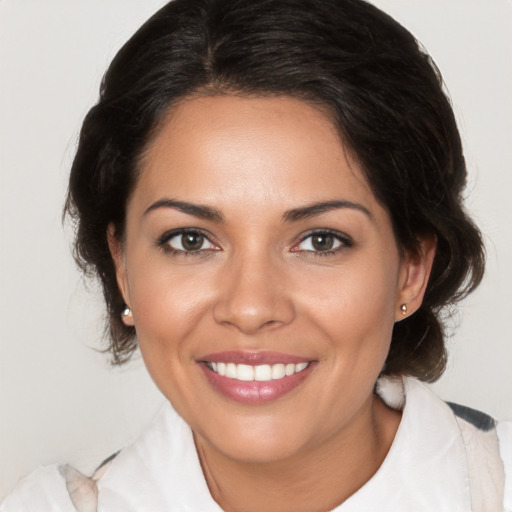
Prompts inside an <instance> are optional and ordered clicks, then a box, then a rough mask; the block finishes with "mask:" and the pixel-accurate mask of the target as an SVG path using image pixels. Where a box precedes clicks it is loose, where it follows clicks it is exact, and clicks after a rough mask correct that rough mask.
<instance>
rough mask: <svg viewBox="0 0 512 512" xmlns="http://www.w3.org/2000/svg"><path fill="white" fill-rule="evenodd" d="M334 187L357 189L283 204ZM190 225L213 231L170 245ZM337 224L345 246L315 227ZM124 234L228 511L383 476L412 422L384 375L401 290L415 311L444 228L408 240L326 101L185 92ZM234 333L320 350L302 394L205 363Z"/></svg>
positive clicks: (335, 497) (177, 392) (168, 377)
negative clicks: (387, 394) (213, 376)
mask: <svg viewBox="0 0 512 512" xmlns="http://www.w3.org/2000/svg"><path fill="white" fill-rule="evenodd" d="M169 199H172V200H178V201H185V202H188V203H193V204H195V205H206V206H208V207H210V208H214V209H215V210H216V211H218V212H219V213H220V214H221V215H222V217H223V220H222V222H219V221H217V220H215V219H208V218H199V217H197V216H195V215H192V214H190V213H185V212H183V211H179V210H178V209H176V208H173V207H168V206H162V205H160V206H158V205H155V203H157V202H158V201H162V200H169ZM334 200H336V201H346V202H350V203H351V204H352V205H357V206H356V207H341V208H330V209H327V210H326V211H323V212H317V214H315V215H311V216H308V217H307V218H300V219H295V220H290V219H288V220H283V217H284V216H285V215H286V212H289V211H290V210H294V209H297V208H303V207H305V206H309V205H311V204H313V203H317V202H325V201H334ZM152 205H153V208H151V206H152ZM148 208H150V210H149V211H148ZM288 217H290V215H288ZM178 228H196V230H200V231H201V232H203V233H205V234H206V235H207V237H208V238H205V242H204V243H203V245H202V246H201V249H200V250H198V251H195V252H194V251H189V253H188V254H185V251H184V250H179V252H177V253H176V252H174V253H173V252H170V250H169V246H170V244H171V243H172V245H173V246H174V248H175V249H176V248H183V245H180V243H181V240H182V239H181V236H175V237H174V238H172V239H171V240H167V241H166V242H165V243H164V244H163V246H162V244H161V243H160V245H159V241H160V242H161V238H162V235H163V234H164V233H166V232H168V231H169V230H172V229H178ZM326 229H327V230H332V231H335V232H336V233H340V234H341V235H343V236H342V238H341V239H340V241H338V240H337V239H333V240H334V241H333V244H334V246H335V251H334V252H332V251H318V250H316V249H315V247H314V246H313V245H312V244H311V241H312V239H311V238H307V237H308V235H309V234H310V231H311V230H320V231H321V230H324V231H325V230H326ZM347 239H348V240H349V242H347V241H346V240H347ZM109 240H110V244H111V251H112V255H113V258H114V261H115V263H116V268H117V276H118V283H119V287H120V290H121V292H122V294H123V297H124V299H125V301H126V303H127V304H128V305H129V307H130V308H131V310H132V315H130V316H129V317H127V318H125V319H124V321H125V322H126V324H127V325H135V326H136V330H137V335H138V340H139V345H140V350H141V352H142V355H143V358H144V361H145V363H146V366H147V368H148V370H149V373H150V374H151V376H152V378H153V380H154V381H155V383H156V384H157V386H158V387H159V389H160V390H161V391H162V393H163V394H164V395H165V396H166V397H167V398H168V399H169V400H170V402H171V403H172V405H173V406H174V407H175V409H176V410H177V411H178V412H179V414H180V415H181V416H182V417H183V418H184V419H185V420H186V421H187V423H188V424H189V425H190V426H191V428H192V429H193V431H194V436H195V441H196V447H197V450H198V454H199V457H200V460H201V463H202V467H203V471H204V473H205V477H206V480H207V483H208V485H209V488H210V491H211V493H212V496H213V497H214V499H215V500H216V501H217V502H218V503H219V504H220V505H221V506H222V508H223V509H224V510H228V511H237V512H239V511H240V512H241V511H243V512H245V511H247V512H249V511H253V510H254V511H261V510H266V511H269V512H271V511H280V512H285V511H287V510H290V511H292V510H293V511H295V512H297V511H302V510H307V511H310V512H311V511H313V510H328V509H332V508H333V507H335V506H336V505H338V504H339V503H341V502H343V501H344V500H345V499H346V498H347V497H349V496H350V495H352V494H353V493H354V492H355V491H357V489H358V488H360V487H361V486H362V485H364V483H365V482H367V481H368V480H369V479H370V478H371V477H372V475H373V474H374V473H375V471H376V470H377V469H378V468H379V466H380V464H381V463H382V461H383V460H384V458H385V456H386V454H387V452H388V450H389V448H390V446H391V443H392V441H393V438H394V435H395V433H396V430H397V428H398V425H399V422H400V413H399V412H397V411H394V410H391V409H389V408H388V407H386V406H385V405H384V404H383V403H382V402H381V401H380V399H379V398H377V397H376V396H375V395H374V393H373V389H374V385H375V382H376V380H377V378H378V375H379V373H380V372H381V369H382V367H383V365H384V361H385V359H386V355H387V353H388V349H389V344H390V340H391V332H392V328H393V324H394V323H395V321H399V320H401V319H402V318H403V314H402V312H401V310H400V305H401V304H404V303H405V304H407V308H408V313H407V314H411V313H413V312H414V311H415V310H416V309H417V308H418V307H419V306H420V304H421V300H422V297H423V293H424V290H425V286H426V282H427V279H428V275H429V272H430V267H431V263H432V258H433V255H434V250H435V244H434V243H433V242H431V241H430V242H429V241H428V240H424V241H423V242H422V244H421V247H422V249H421V251H420V254H419V255H411V254H408V253H405V254H402V255H401V253H400V251H399V250H398V248H397V244H396V241H395V237H394V234H393V229H392V225H391V220H390V217H389V214H388V213H387V211H386V210H385V209H384V208H383V207H382V206H381V205H380V204H379V203H378V202H377V200H376V199H375V197H374V195H373V194H372V192H371V190H370V188H369V186H368V184H367V183H366V181H365V179H364V178H363V174H362V172H361V170H360V169H359V168H358V166H357V164H356V163H354V162H352V161H351V160H350V158H349V157H348V156H347V152H346V151H345V148H344V147H343V144H342V143H341V141H340V138H339V137H338V135H337V133H336V131H335V128H334V127H333V125H332V123H331V122H330V121H329V119H328V118H327V116H326V115H324V114H323V113H322V112H321V111H320V110H318V109H316V108H314V107H312V106H310V105H308V104H306V103H304V102H301V101H299V100H296V99H292V98H287V97H279V98H255V97H251V98H241V97H232V96H214V97H200V98H189V99H188V100H186V101H183V102H181V103H180V104H179V105H178V106H177V107H175V108H174V109H173V110H172V111H171V112H170V114H169V116H168V118H167V119H166V120H165V122H164V123H163V125H162V126H161V127H160V129H159V131H158V133H157V135H156V136H155V137H154V139H153V141H152V142H151V144H150V145H149V147H148V148H147V150H146V152H145V154H144V158H143V160H142V163H141V176H140V179H139V182H138V184H137V186H136V188H135V190H134V192H133V194H132V196H131V197H130V200H129V202H128V205H127V222H126V234H125V239H124V241H123V243H120V242H119V241H118V240H117V239H116V237H115V233H114V231H113V228H112V227H111V228H110V231H109ZM166 248H167V249H166ZM171 250H172V248H171ZM322 252H324V254H322ZM224 350H251V351H261V350H272V351H277V352H282V353H286V354H293V355H298V356H301V357H305V358H306V359H307V360H310V361H314V362H315V363H314V368H313V369H312V371H311V372H310V374H309V375H308V377H307V378H306V379H305V380H304V381H303V382H302V383H301V384H300V385H299V386H298V387H296V388H295V389H294V390H292V391H291V392H290V393H288V394H286V395H285V396H283V397H281V398H279V399H277V400H273V401H270V402H267V403H264V404H253V405H248V404H242V403H239V402H236V401H233V400H231V399H229V398H227V397H225V396H224V395H222V394H220V393H219V392H217V391H216V390H215V389H213V387H212V386H211V385H210V384H209V383H208V381H207V379H206V378H205V376H204V372H203V371H202V370H201V368H200V367H199V364H198V360H199V359H201V357H202V356H204V355H205V354H209V353H212V352H219V351H224Z"/></svg>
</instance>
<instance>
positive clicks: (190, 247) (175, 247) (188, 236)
mask: <svg viewBox="0 0 512 512" xmlns="http://www.w3.org/2000/svg"><path fill="white" fill-rule="evenodd" d="M158 245H160V246H161V247H163V248H164V249H168V250H171V251H173V252H175V253H178V252H181V253H193V252H201V251H216V250H218V249H219V248H218V247H217V246H216V245H215V244H213V243H212V242H211V241H210V240H209V238H208V237H207V236H206V235H205V234H203V233H201V232H200V231H195V230H189V229H187V230H178V231H171V232H170V233H166V234H164V235H163V236H162V237H161V238H160V240H159V242H158Z"/></svg>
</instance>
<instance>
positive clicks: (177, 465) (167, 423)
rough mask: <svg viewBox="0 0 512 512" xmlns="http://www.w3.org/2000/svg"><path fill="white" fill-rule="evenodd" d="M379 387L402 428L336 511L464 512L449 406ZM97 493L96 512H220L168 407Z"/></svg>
mask: <svg viewBox="0 0 512 512" xmlns="http://www.w3.org/2000/svg"><path fill="white" fill-rule="evenodd" d="M402 382H403V384H402ZM380 384H381V385H380V386H379V389H378V392H379V394H380V395H381V396H382V398H383V399H384V401H386V402H387V403H388V404H390V405H395V406H396V405H397V402H400V401H401V399H402V398H403V396H404V395H405V406H404V409H403V416H402V421H401V423H400V427H399V429H398V431H397V434H396V436H395V440H394V442H393V445H392V447H391V449H390V451H389V453H388V455H387V457H386V459H385V460H384V462H383V464H382V466H381V467H380V469H379V470H378V471H377V473H376V474H375V475H374V476H373V477H372V478H371V479H370V480H369V481H368V482H367V483H366V484H365V485H364V486H363V487H362V488H361V489H359V491H357V492H356V493H355V494H354V495H353V496H351V497H350V498H349V499H348V500H347V501H345V502H344V503H343V504H342V505H340V506H339V507H337V508H336V509H335V512H360V511H361V510H368V511H374V510H378V511H379V512H388V511H389V512H401V511H408V512H409V511H412V510H414V512H432V511H434V510H435V511H436V512H443V511H447V512H448V511H449V512H459V511H460V512H462V511H470V510H471V502H470V487H469V475H468V470H467V462H466V454H465V449H464V443H463V440H462V436H461V433H460V430H459V427H458V425H457V422H456V420H455V417H454V415H453V413H452V412H451V409H450V408H449V406H448V405H446V404H445V403H444V402H443V401H442V400H440V399H439V398H437V397H436V396H435V395H434V394H433V393H432V392H431V391H430V390H429V389H428V388H426V387H425V386H424V385H422V384H421V383H420V382H418V381H417V380H416V379H413V378H404V379H403V380H395V381H392V380H389V379H386V380H385V381H381V383H380ZM402 386H403V387H402ZM98 489H99V504H98V512H103V511H105V512H107V511H111V510H123V511H124V512H140V511H141V510H151V511H154V512H160V511H161V512H164V511H165V512H178V511H179V512H189V511H190V512H192V511H194V512H197V511H201V512H221V508H220V507H219V506H218V505H217V504H216V503H215V501H214V500H213V499H212V497H211V495H210V493H209V490H208V487H207V485H206V481H205V479H204V477H203V473H202V470H201V465H200V463H199V458H198V456H197V453H196V449H195V445H194V441H193V437H192V432H191V430H190V428H189V427H188V425H187V424H186V423H185V422H184V421H183V420H182V419H181V418H180V417H179V416H178V415H177V413H176V412H175V411H174V410H173V409H172V408H171V406H170V405H166V406H165V407H164V409H163V410H162V412H161V413H160V415H159V416H158V418H157V419H156V421H155V422H154V423H153V424H152V425H151V426H150V427H149V428H148V429H147V430H146V432H145V433H144V434H143V435H142V436H141V437H139V438H138V439H137V440H136V441H135V442H134V443H133V444H132V445H130V446H129V447H127V448H125V449H124V450H122V452H121V453H120V454H119V455H118V456H117V457H116V458H115V459H114V461H113V462H112V465H111V467H110V468H109V469H108V471H107V472H106V473H105V475H103V477H102V478H101V479H100V480H99V481H98Z"/></svg>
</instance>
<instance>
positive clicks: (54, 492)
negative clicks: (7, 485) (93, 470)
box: [0, 465, 98, 512]
mask: <svg viewBox="0 0 512 512" xmlns="http://www.w3.org/2000/svg"><path fill="white" fill-rule="evenodd" d="M97 501H98V490H97V487H96V482H95V479H94V478H88V477H86V476H85V475H83V474H82V473H80V472H79V471H77V470H76V469H74V468H72V467H71V466H58V465H51V466H43V467H40V468H38V469H36V470H35V471H33V472H32V473H30V474H29V475H28V476H26V477H24V478H22V479H21V480H20V481H19V483H18V485H17V486H16V487H15V488H14V490H13V491H12V492H11V493H10V494H9V495H8V496H7V497H6V498H5V500H4V501H3V502H2V504H1V505H0V512H20V511H23V512H32V511H33V512H41V510H52V512H61V511H62V512H69V511H70V510H76V511H78V512H89V511H95V510H96V505H97Z"/></svg>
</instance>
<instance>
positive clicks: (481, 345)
mask: <svg viewBox="0 0 512 512" xmlns="http://www.w3.org/2000/svg"><path fill="white" fill-rule="evenodd" d="M374 3H375V4H377V5H378V6H380V7H381V8H383V9H384V10H386V11H387V12H389V13H390V14H391V15H393V16H394V17H395V18H397V19H398V20H399V21H400V22H401V23H402V24H404V25H405V26H406V27H407V28H409V29H410V30H411V31H412V32H413V33H414V34H415V35H416V36H417V38H418V39H419V40H420V41H421V42H422V43H423V44H424V46H425V47H426V48H427V49H428V50H429V52H430V53H431V55H432V56H433V57H434V59H435V61H436V62H437V64H438V65H439V67H440V69H441V71H442V73H443V75H444V78H445V81H446V84H447V88H448V90H449V92H450V95H451V97H452V100H453V104H454V108H455V111H456V114H457V118H458V121H459V124H460V128H461V130H462V136H463V139H464V145H465V151H466V157H467V161H468V166H469V172H470V177H469V184H468V190H467V194H468V199H467V208H468V209H469V210H470V211H471V212H472V214H473V215H474V217H475V219H476V221H477V222H478V224H479V225H480V226H481V228H482V230H483V231H484V233H485V235H486V246H487V252H488V270H487V274H486V277H485V280H484V282H483V284H482V286H481V287H480V289H479V290H478V291H477V292H476V293H474V295H473V296H471V297H470V298H469V299H468V300H466V301H465V302H464V303H463V305H462V306H461V308H460V310H459V312H458V313H457V315H456V316H455V317H454V320H453V324H454V325H453V326H454V327H457V329H456V330H455V334H454V335H453V336H452V337H451V338H450V340H449V341H448V345H449V350H450V362H449V367H448V371H447V372H446V375H445V376H444V377H443V378H442V379H441V380H440V381H439V382H438V383H437V384H435V385H434V388H435V390H436V392H437V393H438V394H440V395H441V396H442V397H443V398H446V399H449V400H452V401H455V402H459V403H463V404H466V405H469V406H471V407H474V408H477V409H483V410H485V411H487V412H489V413H491V414H493V415H495V416H497V417H500V418H508V419H512V334H511V332H512V311H511V306H512V300H511V290H512V229H511V224H510V222H511V217H512V207H511V203H512V199H511V198H512V172H511V165H512V139H511V135H512V99H511V98H512V95H511V94H510V91H512V3H511V2H510V0H492V2H483V1H482V0H375V2H374ZM163 4H164V1H163V0H144V1H141V0H108V1H103V0H45V1H44V2H41V1H40V0H0V247H1V252H0V258H1V259H0V497H1V496H3V495H4V494H5V493H6V492H7V491H8V490H9V489H10V488H11V487H12V486H13V485H14V484H15V482H16V481H17V479H18V478H19V477H20V476H21V475H23V474H25V473H27V472H29V471H30V470H32V469H34V468H35V467H36V466H37V465H39V464H48V463H55V462H56V463H62V462H69V463H71V464H73V465H75V466H76V467H78V468H79V469H81V470H83V471H85V472H88V471H91V470H92V469H93V468H94V467H95V466H96V465H97V464H98V463H99V462H100V461H101V460H103V459H104V458H105V457H107V456H108V455H109V454H111V453H113V452H114V451H116V450H117V449H118V448H120V447H122V446H123V445H125V444H126V443H128V442H129V441H130V440H132V439H133V438H134V437H135V436H136V435H137V433H138V432H139V431H140V430H141V429H142V428H143V426H144V425H146V424H147V423H148V422H149V421H150V419H151V418H152V416H153V415H154V414H155V412H156V411H157V409H158V408H159V406H160V404H161V403H162V401H163V398H162V397H161V396H160V394H159V392H158V391H157V390H156V388H155V387H154V385H153V384H152V382H151V381H150V379H149V377H148V376H147V375H146V372H145V370H144V368H143V364H142V362H141V360H140V358H136V359H135V360H134V361H133V362H132V363H130V364H129V365H128V366H127V367H125V368H123V369H111V368H110V367H109V365H108V364H107V361H106V358H105V357H104V355H102V354H101V353H99V352H98V350H97V349H99V348H101V346H102V345H101V335H102V331H103V313H102V304H101V298H100V296H99V293H98V290H97V289H96V287H95V286H89V287H86V286H84V284H83V282H82V280H81V278H80V276H79V274H78V272H77V271H76V270H75V268H74V265H73V261H72V258H71V256H70V251H69V245H70V240H71V237H70V230H69V227H68V228H65V227H63V226H62V224H61V209H62V204H63V200H64V195H65V190H66V179H67V174H68V169H69V166H70V162H71V160H72V157H73V153H74V150H75V145H76V139H77V133H78V130H79V127H80V123H81V119H82V118H83V116H84V115H85V114H86V112H87V110H88V109H89V108H90V107H91V106H92V104H93V103H94V101H95V99H96V97H97V91H98V86H99V82H100V79H101V76H102V74H103V72H104V71H105V69H106V67H107V65H108V63H109V61H110V60H111V59H112V57H113V56H114V54H115V52H116V51H117V50H118V49H119V48H120V46H121V45H122V43H123V42H124V41H125V40H127V39H128V37H129V36H130V35H131V34H132V33H133V32H134V31H135V30H136V28H137V27H138V26H139V25H140V24H141V23H142V22H143V21H144V20H145V19H146V18H147V17H148V16H149V15H150V14H152V13H153V12H154V11H155V10H156V9H157V8H158V7H159V6H161V5H163Z"/></svg>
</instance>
